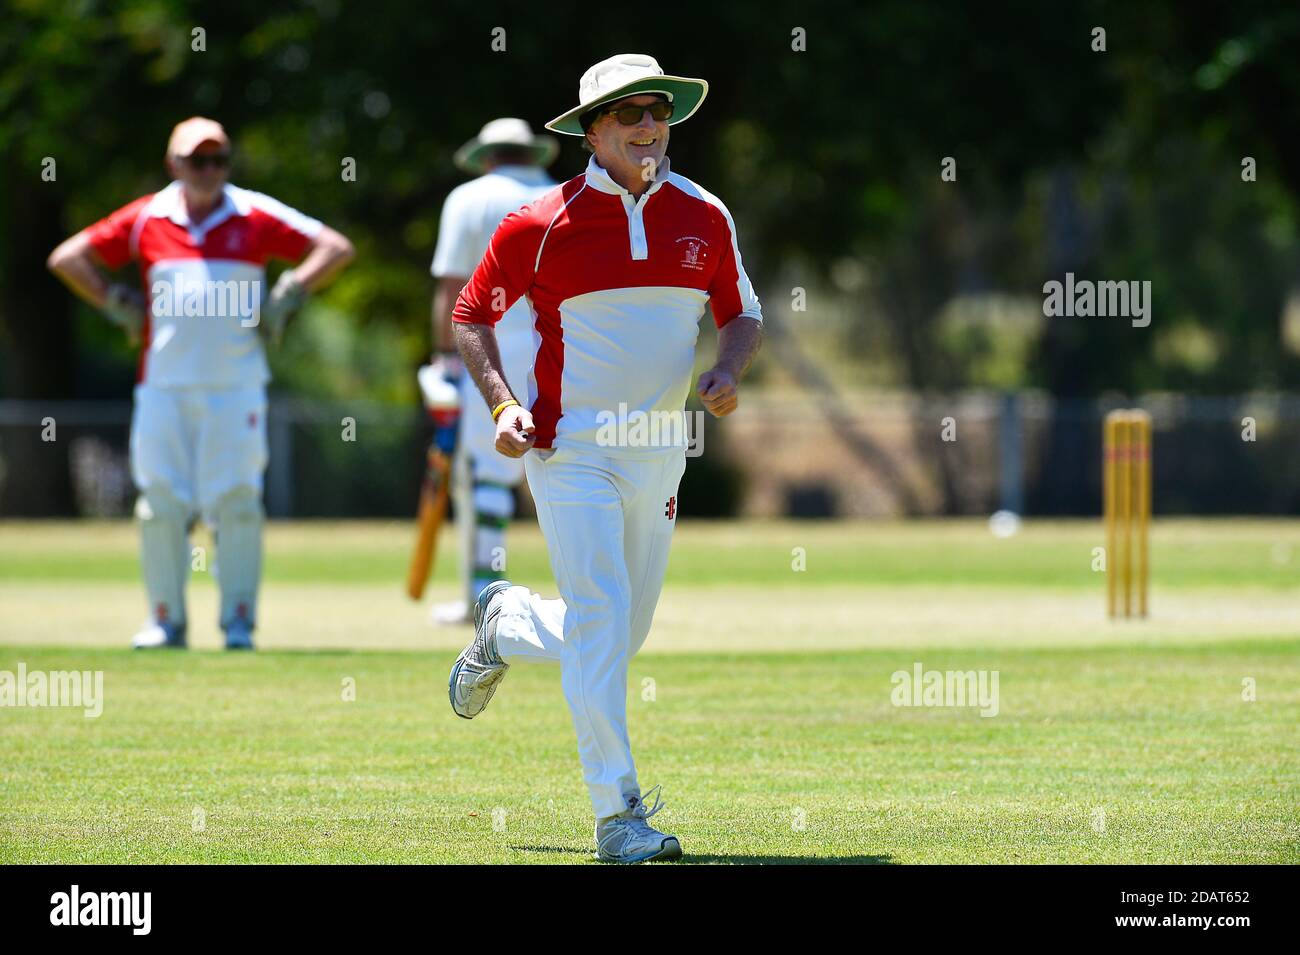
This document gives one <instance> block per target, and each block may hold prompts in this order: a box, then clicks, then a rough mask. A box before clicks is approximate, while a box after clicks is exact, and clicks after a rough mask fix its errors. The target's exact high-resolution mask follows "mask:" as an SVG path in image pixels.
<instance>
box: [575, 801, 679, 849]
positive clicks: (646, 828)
mask: <svg viewBox="0 0 1300 955" xmlns="http://www.w3.org/2000/svg"><path fill="white" fill-rule="evenodd" d="M658 793H659V787H658V786H656V787H655V788H654V789H652V790H650V792H648V793H646V795H647V796H654V797H655V804H654V806H653V807H651V808H650V809H646V806H645V803H644V802H643V801H642V799H641V796H640V795H639V794H638V793H625V794H624V796H623V799H624V800H626V801H627V809H626V810H625V811H624V812H621V813H619V814H618V815H617V816H609V817H608V818H606V819H600V820H597V822H596V858H597V859H599V860H600V861H601V862H648V861H650V860H651V859H680V858H681V857H682V845H681V843H680V842H678V841H677V837H676V836H669V835H665V834H664V833H662V832H660V831H659V830H658V829H655V828H654V827H653V826H651V825H650V823H648V822H646V820H647V819H649V818H650V817H651V816H653V815H654V814H655V813H657V812H658V811H659V810H660V809H662V808H663V802H662V801H661V800H660V799H659V796H658Z"/></svg>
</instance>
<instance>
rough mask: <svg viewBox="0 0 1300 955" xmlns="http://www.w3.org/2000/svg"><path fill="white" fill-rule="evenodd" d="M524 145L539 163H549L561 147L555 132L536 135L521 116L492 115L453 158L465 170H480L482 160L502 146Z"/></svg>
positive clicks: (520, 146) (518, 146) (553, 159)
mask: <svg viewBox="0 0 1300 955" xmlns="http://www.w3.org/2000/svg"><path fill="white" fill-rule="evenodd" d="M503 146H504V147H509V148H518V149H527V150H529V151H530V152H531V153H532V154H533V161H534V162H535V163H536V164H537V165H539V166H549V165H550V164H551V163H552V162H554V161H555V157H556V155H557V154H558V153H559V151H560V144H559V143H557V142H556V141H555V137H554V136H538V135H537V134H535V133H534V132H533V129H532V127H531V126H529V125H528V124H527V123H526V122H524V121H523V120H522V119H513V118H505V119H494V120H492V122H490V123H488V124H487V125H486V126H484V127H483V128H482V129H481V130H479V134H478V135H477V136H475V137H474V138H473V139H471V140H470V141H469V142H467V143H466V144H465V145H464V146H461V147H460V149H458V150H456V155H455V157H454V158H455V162H456V165H457V166H458V167H460V168H461V169H463V170H465V171H466V172H472V173H480V172H482V171H483V160H485V159H486V158H487V157H488V156H489V155H490V154H491V153H492V151H493V150H494V149H499V148H501V147H503Z"/></svg>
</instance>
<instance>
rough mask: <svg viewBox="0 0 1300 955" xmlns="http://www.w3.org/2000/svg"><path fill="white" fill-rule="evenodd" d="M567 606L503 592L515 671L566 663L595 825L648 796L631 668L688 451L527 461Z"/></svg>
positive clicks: (656, 589)
mask: <svg viewBox="0 0 1300 955" xmlns="http://www.w3.org/2000/svg"><path fill="white" fill-rule="evenodd" d="M524 462H525V469H526V472H527V475H528V486H529V488H530V489H531V490H532V494H533V500H534V501H535V502H536V504H537V518H538V522H539V523H540V524H541V527H542V534H543V536H544V537H545V538H546V546H547V550H548V551H549V553H550V558H551V570H552V571H553V572H554V574H555V579H556V582H557V583H558V584H559V587H560V599H558V600H547V599H544V598H542V597H541V596H540V595H538V594H534V593H529V591H528V589H527V588H526V587H511V588H510V589H509V590H507V591H506V593H505V595H504V597H503V600H504V603H503V604H502V607H501V616H500V618H499V619H498V623H497V648H498V650H499V651H500V653H501V656H502V657H503V658H504V659H505V660H506V662H507V663H511V664H514V663H559V664H560V680H561V684H562V685H563V687H564V696H565V699H566V700H567V701H568V704H569V711H570V713H571V714H572V716H573V726H574V729H575V730H576V731H577V734H578V755H579V757H580V758H581V760H582V770H583V776H584V778H585V780H586V783H587V789H588V792H589V793H590V795H591V804H592V808H593V809H594V810H595V813H596V816H597V817H598V818H603V817H605V816H612V815H615V814H616V813H620V812H623V811H624V810H625V809H626V808H627V807H626V805H625V803H624V801H623V794H624V793H629V792H640V787H639V785H638V783H637V777H636V766H635V765H634V763H633V761H632V747H631V744H630V742H629V739H628V731H627V671H628V663H629V661H630V660H631V659H632V657H633V656H634V655H635V654H636V653H637V651H638V650H640V649H641V645H642V644H643V643H645V639H646V635H647V634H649V632H650V621H651V620H652V618H653V617H654V611H655V605H656V604H657V603H658V602H659V593H660V591H661V590H662V589H663V581H664V572H665V571H666V570H667V568H668V549H669V544H670V543H671V540H672V533H673V527H674V525H675V524H676V523H677V487H678V485H679V483H680V482H681V478H682V473H683V471H685V469H686V456H685V454H684V453H682V452H671V451H670V452H666V453H662V454H656V455H651V456H645V457H615V456H612V455H603V454H597V453H589V452H586V451H577V450H572V449H567V448H561V449H559V450H555V451H549V452H548V451H532V452H529V453H528V454H527V455H525V457H524Z"/></svg>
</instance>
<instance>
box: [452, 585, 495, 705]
mask: <svg viewBox="0 0 1300 955" xmlns="http://www.w3.org/2000/svg"><path fill="white" fill-rule="evenodd" d="M510 586H511V584H510V581H508V580H494V581H493V582H492V583H490V584H488V585H487V586H486V587H484V588H483V590H482V592H481V593H480V594H479V595H478V600H476V601H474V639H473V640H471V641H470V642H469V645H468V646H466V647H465V649H464V650H462V651H460V656H458V657H457V658H456V662H455V663H454V664H452V667H451V677H450V678H449V679H448V680H447V697H448V699H450V700H451V708H452V709H453V710H455V711H456V715H457V716H459V717H461V718H462V719H467V720H472V719H473V718H474V717H476V716H478V715H479V714H480V713H482V712H483V710H484V709H485V708H486V707H487V705H488V703H489V702H490V701H491V700H492V694H493V693H495V692H496V691H497V686H498V685H499V684H500V683H501V680H502V678H503V677H505V675H506V670H509V669H510V664H508V663H506V662H505V661H504V660H502V659H501V655H500V654H499V653H497V618H498V617H499V616H500V615H501V601H500V600H498V599H497V598H498V597H499V596H500V595H501V594H503V593H504V592H505V591H507V590H509V589H510Z"/></svg>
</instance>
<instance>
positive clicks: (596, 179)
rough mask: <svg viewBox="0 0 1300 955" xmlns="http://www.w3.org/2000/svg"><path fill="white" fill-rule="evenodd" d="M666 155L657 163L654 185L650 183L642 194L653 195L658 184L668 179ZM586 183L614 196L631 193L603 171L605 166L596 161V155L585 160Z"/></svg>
mask: <svg viewBox="0 0 1300 955" xmlns="http://www.w3.org/2000/svg"><path fill="white" fill-rule="evenodd" d="M668 174H669V169H668V157H667V156H665V157H664V159H663V162H661V163H660V164H659V169H658V175H656V176H655V181H654V185H652V186H651V187H650V188H649V189H648V190H647V191H646V192H645V193H644V194H643V195H644V196H649V195H653V194H654V193H655V192H656V191H657V190H658V189H659V187H660V186H662V185H663V184H664V183H665V182H667V181H668ZM584 175H585V177H586V181H587V185H589V186H591V188H593V189H595V190H596V191H597V192H607V193H609V194H610V195H614V196H628V197H631V195H632V194H631V193H630V192H628V191H627V190H626V189H624V188H623V187H622V186H620V185H619V184H618V183H617V182H615V181H614V178H613V177H612V176H611V175H610V174H609V173H608V172H606V171H605V167H604V166H602V165H600V163H598V162H596V157H595V156H592V157H591V158H590V159H588V160H587V171H586V173H585V174H584Z"/></svg>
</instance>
